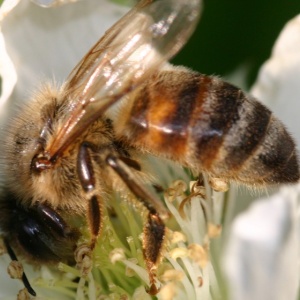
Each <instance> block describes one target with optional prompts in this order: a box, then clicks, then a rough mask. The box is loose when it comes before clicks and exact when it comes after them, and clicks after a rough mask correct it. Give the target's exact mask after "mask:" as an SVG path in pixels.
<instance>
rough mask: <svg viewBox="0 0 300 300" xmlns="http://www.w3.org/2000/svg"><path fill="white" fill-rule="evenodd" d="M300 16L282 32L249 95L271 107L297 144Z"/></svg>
mask: <svg viewBox="0 0 300 300" xmlns="http://www.w3.org/2000/svg"><path fill="white" fill-rule="evenodd" d="M299 78H300V15H299V16H297V17H295V18H294V19H293V20H291V21H290V22H288V24H287V25H286V26H285V28H284V29H283V31H282V32H281V34H280V36H279V38H278V40H277V42H276V44H275V46H274V49H273V52H272V56H271V58H270V59H269V60H268V61H267V62H266V63H265V64H264V65H263V67H262V69H261V71H260V74H259V77H258V80H257V82H256V84H255V85H254V87H253V89H252V93H253V94H254V96H256V97H257V98H258V99H260V100H261V101H263V102H264V103H266V104H267V105H268V106H269V107H271V109H272V111H273V112H274V113H275V114H276V115H277V116H278V117H279V118H280V119H281V120H282V121H283V122H284V123H285V124H286V125H287V126H288V128H289V129H290V131H291V132H292V133H293V135H294V136H295V138H296V140H297V142H298V145H300V126H299V111H300V81H299Z"/></svg>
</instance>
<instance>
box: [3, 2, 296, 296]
mask: <svg viewBox="0 0 300 300" xmlns="http://www.w3.org/2000/svg"><path fill="white" fill-rule="evenodd" d="M34 2H35V3H36V4H39V5H42V6H53V5H54V4H62V3H65V2H74V1H71V0H70V1H59V0H57V1H55V0H35V1H34ZM36 4H34V3H31V2H29V1H27V0H23V1H17V0H15V1H9V0H6V1H4V4H3V5H2V6H1V8H0V21H1V33H2V34H3V36H4V38H2V36H0V75H1V78H2V94H1V98H0V101H1V103H0V105H4V103H5V101H7V100H8V99H9V102H8V104H6V106H9V105H11V106H14V105H15V103H16V102H17V101H25V100H24V99H26V98H27V97H28V96H29V95H30V92H31V91H32V90H34V89H35V88H36V87H37V86H38V85H39V84H40V82H41V81H43V80H46V79H49V78H52V77H53V76H55V80H56V81H59V82H63V80H64V79H65V78H66V76H67V75H68V73H69V72H70V71H71V69H72V68H73V67H74V66H75V65H76V63H77V62H78V61H79V59H80V58H81V57H82V56H83V55H84V54H85V53H86V52H87V50H88V49H89V48H90V46H91V45H93V43H94V42H95V41H96V40H97V39H98V38H99V37H100V36H101V35H102V34H103V33H104V31H105V30H106V29H107V28H108V27H109V26H110V25H111V24H112V23H113V22H114V21H115V20H117V19H119V18H120V16H121V15H122V14H123V13H124V12H125V11H126V10H127V8H124V7H120V6H116V5H114V4H112V3H109V2H107V1H105V0H102V1H99V0H89V1H84V0H82V1H79V2H76V3H71V4H66V6H60V7H52V8H49V9H44V8H42V7H40V6H37V5H36ZM13 7H14V8H13ZM12 8H13V10H12ZM299 20H300V19H299V17H298V18H296V19H295V20H293V21H292V22H291V23H290V24H289V25H288V27H287V28H286V29H285V31H284V32H283V33H282V35H281V36H280V38H279V40H278V42H277V43H276V46H275V48H274V52H273V57H272V58H271V59H270V61H269V62H268V63H267V64H266V65H265V66H264V67H263V69H262V72H261V75H260V77H259V80H258V82H257V84H256V86H255V87H254V88H253V93H254V94H255V95H256V96H257V97H258V98H259V99H262V100H263V101H265V103H267V104H269V106H271V108H272V110H274V111H275V112H277V115H278V116H279V117H280V118H281V119H283V120H284V121H285V122H286V123H287V125H288V126H289V129H290V130H291V131H292V132H293V133H294V135H295V136H296V139H297V140H298V141H300V131H299V126H298V124H297V123H298V122H297V109H298V97H299V96H300V85H299V84H298V78H300V77H299V75H300V55H299V53H300V51H298V50H299V48H300V45H299V40H300V39H299V36H300V34H299V33H300V24H299V23H300V21H299ZM82 41H84V42H82ZM8 54H9V55H8ZM16 74H17V75H16ZM16 79H18V80H17V81H16ZM12 91H13V92H12ZM11 92H12V94H11ZM10 94H11V95H10ZM9 96H10V98H9ZM0 111H1V113H2V121H3V119H4V116H5V114H6V112H7V108H6V107H5V108H2V109H0ZM157 168H159V171H160V173H161V177H162V178H163V179H162V180H164V183H166V184H167V185H168V186H169V189H168V190H167V191H166V193H165V201H166V205H167V207H168V209H169V210H170V212H171V213H172V214H173V216H174V217H173V218H172V219H171V221H170V223H168V227H169V228H170V229H169V232H168V235H167V237H166V240H167V245H166V248H165V252H164V253H163V256H164V258H165V259H164V260H163V262H162V263H161V265H160V267H159V270H158V273H159V275H158V280H159V283H160V284H161V285H162V289H161V291H160V293H159V294H158V296H157V297H158V299H160V300H169V299H185V298H186V299H189V300H190V299H195V300H197V299H203V300H206V299H222V300H223V299H224V298H225V296H224V283H223V282H222V281H221V280H220V278H221V277H222V276H221V274H220V271H219V267H218V260H219V259H220V256H222V255H223V253H224V240H225V241H226V236H228V235H229V240H228V247H227V251H226V255H225V258H224V259H225V263H224V265H225V268H224V269H225V271H224V274H225V275H224V277H225V279H226V280H227V283H228V287H229V295H230V298H229V299H230V300H235V299H238V300H246V299H264V300H266V299H272V300H277V299H278V300H281V299H289V300H290V299H291V300H293V299H297V298H296V297H297V291H298V288H299V286H298V285H299V274H300V273H299V266H298V262H299V253H300V251H299V250H300V249H299V245H298V243H299V234H300V232H299V230H300V226H299V201H300V200H299V199H300V196H299V194H300V188H299V187H289V188H284V189H283V190H281V191H280V192H279V193H278V194H276V195H274V196H273V197H272V198H268V199H266V200H263V201H261V202H256V203H255V204H254V206H253V208H251V209H250V210H249V211H247V212H245V213H244V214H242V215H241V216H239V218H238V219H236V221H235V222H234V223H233V226H232V230H231V231H230V230H229V228H230V226H228V225H229V224H230V223H231V220H232V218H233V215H232V214H234V213H233V211H234V209H232V204H233V203H234V201H233V200H234V199H233V197H234V193H232V192H231V195H233V196H232V197H231V200H229V202H230V201H231V203H230V204H231V208H230V205H229V211H228V212H227V216H226V217H227V219H229V221H228V222H226V223H225V225H224V226H223V233H222V234H223V235H222V239H219V240H216V241H215V240H213V237H218V236H219V235H220V234H221V227H219V226H216V225H218V224H220V223H221V220H222V217H223V216H222V209H223V204H224V194H223V193H218V192H215V191H213V190H211V188H210V187H208V185H207V184H206V188H205V189H203V190H201V192H199V191H198V192H197V193H196V194H195V195H194V196H193V197H189V196H187V194H189V192H190V190H191V187H188V186H187V185H186V183H184V182H183V181H181V180H179V181H175V182H172V180H174V179H179V178H180V179H184V181H185V182H188V181H189V178H188V177H187V175H186V174H185V173H184V172H183V171H182V170H178V169H176V172H175V174H176V176H174V175H172V174H170V172H169V169H168V168H165V169H161V167H157ZM174 177H175V178H174ZM186 191H188V193H186ZM204 196H205V197H206V200H205V201H204V200H203V197H204ZM186 199H188V200H189V201H186ZM235 200H236V199H235ZM238 201H243V199H238ZM182 203H185V204H184V205H183V204H182ZM112 206H113V207H114V209H115V211H116V213H117V215H118V216H119V220H118V222H120V223H121V224H122V226H121V228H122V231H121V230H119V229H117V230H116V226H115V224H114V221H113V220H110V218H108V217H105V218H104V220H103V221H104V228H105V230H104V231H103V234H102V235H101V237H100V239H99V242H98V244H97V247H96V249H95V256H94V258H93V260H92V262H93V263H94V264H95V267H96V268H95V270H94V271H93V273H89V272H88V271H89V268H90V266H91V261H89V260H85V261H84V262H82V269H85V270H86V272H87V277H84V276H82V273H81V272H80V270H78V269H76V268H73V267H70V266H67V265H64V264H59V266H58V269H59V270H60V271H61V272H59V271H58V270H53V269H49V268H47V267H44V266H43V267H42V268H41V269H40V270H39V271H38V272H37V271H36V270H34V269H32V268H30V266H28V265H25V270H26V274H27V275H28V277H29V278H31V279H32V278H33V281H32V284H33V285H34V287H35V288H37V290H38V292H40V293H41V295H48V296H49V295H50V297H52V298H53V297H54V296H53V295H54V293H55V296H57V298H59V299H64V298H65V299H86V298H88V299H91V300H93V299H98V298H97V297H99V295H100V294H101V299H119V298H120V297H121V295H122V296H124V297H125V296H127V297H131V298H132V299H150V296H149V295H148V294H147V293H146V292H145V289H144V286H147V284H149V279H148V274H147V271H146V269H145V267H144V261H143V254H142V250H141V237H140V233H141V231H142V220H141V219H140V218H139V214H140V213H139V212H136V211H135V210H133V209H132V208H131V207H130V206H128V205H127V204H126V203H122V204H121V205H120V201H119V200H118V199H117V198H116V199H115V202H114V203H112ZM128 220H130V221H128ZM117 228H120V227H117ZM125 237H126V238H127V239H126V238H125ZM8 263H9V259H8V257H7V256H2V257H1V269H2V270H4V269H5V268H6V266H7V265H8ZM0 276H1V278H0V296H6V297H7V298H8V297H9V296H11V295H13V296H12V298H13V299H14V298H15V295H16V293H17V292H16V291H17V290H19V289H20V288H21V287H22V285H21V284H19V283H18V282H16V281H13V280H11V279H9V278H8V276H7V274H6V273H5V272H1V274H0ZM76 278H80V279H79V282H76V280H74V279H76ZM286 278H288V284H287V283H286ZM41 287H42V288H41Z"/></svg>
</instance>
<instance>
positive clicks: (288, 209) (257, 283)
mask: <svg viewBox="0 0 300 300" xmlns="http://www.w3.org/2000/svg"><path fill="white" fill-rule="evenodd" d="M299 203H300V186H297V187H289V188H284V189H282V190H281V191H280V193H278V194H276V195H275V196H273V197H271V199H268V200H262V201H259V202H256V203H254V204H253V205H252V207H250V209H249V210H248V211H247V212H245V213H244V214H242V215H240V216H239V217H238V218H237V219H236V220H235V221H234V223H233V227H232V234H231V237H230V239H229V242H228V247H227V251H226V255H225V270H226V273H227V275H228V279H229V280H228V282H229V286H230V291H231V295H230V299H231V300H241V299H243V300H248V299H249V300H250V299H251V300H253V299H256V300H259V299H272V300H285V299H289V300H293V299H296V297H297V292H298V288H299V265H298V262H299V254H300V252H299V251H300V249H299V234H300V230H299V225H300V222H299V221H300V218H299Z"/></svg>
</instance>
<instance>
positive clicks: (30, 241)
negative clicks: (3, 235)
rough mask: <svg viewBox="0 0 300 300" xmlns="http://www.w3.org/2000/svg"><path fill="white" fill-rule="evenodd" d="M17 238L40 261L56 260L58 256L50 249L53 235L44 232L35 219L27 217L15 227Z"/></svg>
mask: <svg viewBox="0 0 300 300" xmlns="http://www.w3.org/2000/svg"><path fill="white" fill-rule="evenodd" d="M17 240H18V242H19V244H20V245H21V247H22V248H23V249H24V250H25V251H26V252H28V253H29V254H30V256H32V257H33V258H36V259H38V260H41V261H57V260H58V259H59V257H58V256H57V255H56V254H55V253H54V252H53V251H52V250H51V248H52V247H51V244H52V243H53V242H54V241H53V237H52V236H49V234H47V233H45V231H44V228H43V226H42V225H41V224H39V223H38V222H37V221H36V220H34V219H32V218H27V219H26V220H25V221H24V223H23V224H22V225H20V226H19V227H18V229H17Z"/></svg>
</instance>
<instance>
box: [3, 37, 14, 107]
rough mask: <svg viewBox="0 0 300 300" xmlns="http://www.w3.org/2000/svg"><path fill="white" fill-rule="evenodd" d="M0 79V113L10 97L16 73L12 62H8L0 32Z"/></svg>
mask: <svg viewBox="0 0 300 300" xmlns="http://www.w3.org/2000/svg"><path fill="white" fill-rule="evenodd" d="M0 77H1V93H0V111H1V109H2V106H3V105H4V103H5V102H6V101H7V100H8V98H9V96H10V95H11V93H12V91H13V88H14V86H15V84H16V82H17V73H16V70H15V68H14V65H13V63H12V61H11V60H10V58H9V56H8V54H7V51H6V47H5V41H4V37H3V35H2V33H1V32H0Z"/></svg>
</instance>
